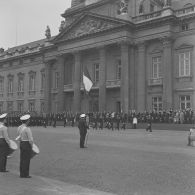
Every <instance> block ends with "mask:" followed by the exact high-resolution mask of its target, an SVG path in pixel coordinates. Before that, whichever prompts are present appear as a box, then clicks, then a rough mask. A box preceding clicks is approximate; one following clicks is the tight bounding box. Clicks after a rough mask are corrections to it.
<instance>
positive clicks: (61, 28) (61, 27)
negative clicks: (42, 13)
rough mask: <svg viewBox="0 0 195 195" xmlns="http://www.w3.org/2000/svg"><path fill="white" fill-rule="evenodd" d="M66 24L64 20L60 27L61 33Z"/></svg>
mask: <svg viewBox="0 0 195 195" xmlns="http://www.w3.org/2000/svg"><path fill="white" fill-rule="evenodd" d="M65 26H66V22H65V21H64V20H62V21H61V24H60V27H59V32H62V30H63V29H64V28H65Z"/></svg>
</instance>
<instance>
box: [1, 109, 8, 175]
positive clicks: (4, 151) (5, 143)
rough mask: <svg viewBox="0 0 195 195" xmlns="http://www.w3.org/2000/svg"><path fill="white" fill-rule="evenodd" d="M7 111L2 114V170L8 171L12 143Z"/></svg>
mask: <svg viewBox="0 0 195 195" xmlns="http://www.w3.org/2000/svg"><path fill="white" fill-rule="evenodd" d="M6 116H7V113H4V114H2V115H0V172H8V171H7V170H6V165H7V154H8V150H9V145H10V139H9V136H8V131H7V127H6V126H5V123H6Z"/></svg>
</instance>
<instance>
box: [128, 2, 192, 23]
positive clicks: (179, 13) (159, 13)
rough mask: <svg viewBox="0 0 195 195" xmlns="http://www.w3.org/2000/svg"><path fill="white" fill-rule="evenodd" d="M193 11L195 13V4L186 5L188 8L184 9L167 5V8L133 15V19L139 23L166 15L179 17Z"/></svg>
mask: <svg viewBox="0 0 195 195" xmlns="http://www.w3.org/2000/svg"><path fill="white" fill-rule="evenodd" d="M192 13H195V5H193V6H190V7H186V8H182V9H178V10H175V11H173V10H172V9H171V8H170V7H167V8H164V9H162V10H159V11H156V12H152V13H148V14H143V15H140V16H136V17H133V18H132V20H133V22H135V23H139V22H145V21H148V20H153V19H156V18H159V17H164V16H167V15H175V16H177V17H180V16H184V15H188V14H192Z"/></svg>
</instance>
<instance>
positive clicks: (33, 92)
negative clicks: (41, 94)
mask: <svg viewBox="0 0 195 195" xmlns="http://www.w3.org/2000/svg"><path fill="white" fill-rule="evenodd" d="M28 93H29V95H30V96H34V95H35V94H36V91H35V90H33V91H29V92H28Z"/></svg>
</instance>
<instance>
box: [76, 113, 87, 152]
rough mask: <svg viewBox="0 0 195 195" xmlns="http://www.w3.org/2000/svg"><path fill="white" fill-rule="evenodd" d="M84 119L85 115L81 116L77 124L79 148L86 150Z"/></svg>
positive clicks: (85, 123)
mask: <svg viewBox="0 0 195 195" xmlns="http://www.w3.org/2000/svg"><path fill="white" fill-rule="evenodd" d="M85 117H86V115H85V114H81V115H80V119H79V124H78V128H79V132H80V148H86V147H85V146H84V143H85V137H86V134H87V129H88V126H87V122H86V118H85Z"/></svg>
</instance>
